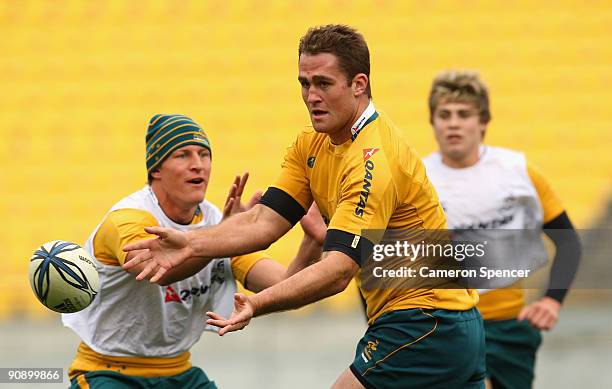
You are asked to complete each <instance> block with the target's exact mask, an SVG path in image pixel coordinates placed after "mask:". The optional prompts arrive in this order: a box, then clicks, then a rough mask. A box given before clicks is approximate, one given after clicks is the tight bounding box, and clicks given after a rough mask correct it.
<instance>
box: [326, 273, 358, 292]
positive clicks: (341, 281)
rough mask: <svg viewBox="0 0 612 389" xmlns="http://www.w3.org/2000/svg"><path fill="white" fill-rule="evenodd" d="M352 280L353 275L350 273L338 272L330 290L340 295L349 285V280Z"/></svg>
mask: <svg viewBox="0 0 612 389" xmlns="http://www.w3.org/2000/svg"><path fill="white" fill-rule="evenodd" d="M352 279H353V274H352V272H350V271H348V270H346V271H340V272H339V273H338V276H337V277H336V279H335V280H334V283H333V285H332V288H331V289H332V290H333V292H334V294H337V293H340V292H342V291H344V290H345V289H346V288H347V287H348V286H349V284H350V283H351V280H352Z"/></svg>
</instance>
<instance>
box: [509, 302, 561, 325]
mask: <svg viewBox="0 0 612 389" xmlns="http://www.w3.org/2000/svg"><path fill="white" fill-rule="evenodd" d="M517 320H528V321H529V324H530V325H531V326H532V327H534V328H537V329H540V330H545V331H548V330H550V329H552V328H553V327H554V326H555V324H556V323H557V320H558V315H557V314H556V313H555V312H553V311H551V310H549V309H547V308H546V307H545V306H541V305H540V304H538V303H534V304H531V305H528V306H527V307H525V308H523V310H522V311H521V312H520V313H519V315H518V316H517Z"/></svg>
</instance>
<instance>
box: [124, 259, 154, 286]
mask: <svg viewBox="0 0 612 389" xmlns="http://www.w3.org/2000/svg"><path fill="white" fill-rule="evenodd" d="M130 262H132V261H130ZM155 269H157V263H156V262H155V261H149V263H148V264H147V265H146V266H145V267H144V269H142V271H141V272H140V273H138V275H137V276H136V280H137V281H142V280H144V279H145V278H147V276H148V275H149V274H151V273H152V272H153V271H154V270H155Z"/></svg>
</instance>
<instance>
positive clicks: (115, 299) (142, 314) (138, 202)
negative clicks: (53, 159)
mask: <svg viewBox="0 0 612 389" xmlns="http://www.w3.org/2000/svg"><path fill="white" fill-rule="evenodd" d="M127 208H130V209H141V210H144V211H147V212H149V213H151V214H152V215H153V216H154V217H155V218H156V219H157V221H158V223H159V225H160V226H161V227H170V228H174V229H177V230H181V231H187V230H193V229H200V228H204V227H209V226H214V225H216V224H219V223H220V222H221V218H222V215H221V212H220V211H219V210H218V209H217V208H216V207H215V206H214V205H212V204H211V203H209V202H208V201H203V202H202V203H200V209H201V211H202V212H203V219H202V221H201V222H200V223H198V224H193V225H180V224H177V223H175V222H173V221H172V220H170V218H168V217H167V216H166V215H165V214H164V212H163V211H162V209H161V207H160V206H159V204H158V201H157V198H156V197H155V194H154V193H153V190H151V188H150V187H149V186H146V187H144V188H143V189H141V190H140V191H138V192H135V193H133V194H131V195H130V196H128V197H126V198H124V199H123V200H121V201H119V202H118V203H117V204H115V205H114V206H113V207H112V208H111V210H110V211H109V213H110V212H112V211H115V210H119V209H127ZM99 228H100V226H99V225H98V227H96V229H95V230H94V232H93V233H92V234H91V236H90V237H89V240H88V241H87V244H86V245H85V249H86V250H87V251H88V252H89V253H90V254H91V255H92V256H93V255H94V253H93V239H94V237H95V235H96V233H97V231H98V229H99ZM96 266H97V268H98V272H99V274H100V293H98V295H97V296H96V299H95V300H94V301H93V302H92V304H91V305H90V306H89V307H88V308H86V309H85V310H83V311H80V312H77V313H72V314H63V315H62V321H63V323H64V325H65V326H67V327H69V328H71V329H72V330H74V332H76V333H77V335H79V336H80V337H81V339H82V340H83V342H85V343H86V344H87V345H88V346H89V347H90V348H91V349H93V350H94V351H96V352H98V353H100V354H103V355H109V356H121V357H134V356H140V357H142V356H145V357H173V356H177V355H179V354H182V353H184V352H185V351H188V350H189V349H190V348H191V346H193V344H195V343H196V342H197V341H198V340H199V338H200V335H201V334H202V332H203V331H204V330H214V327H210V326H207V325H206V324H205V322H204V321H205V319H206V318H205V312H206V311H209V310H210V311H214V312H217V313H219V314H220V315H222V316H225V317H227V316H229V315H230V314H231V312H232V309H233V298H234V293H235V292H236V282H235V281H234V277H233V275H232V270H231V263H230V259H229V258H222V259H215V260H213V261H212V262H211V263H209V264H208V265H207V266H206V267H204V268H203V269H202V270H200V271H199V272H198V273H197V274H194V275H193V276H191V277H189V278H187V279H185V280H182V281H179V282H175V283H173V284H171V285H168V286H160V285H156V284H151V283H149V282H147V281H140V282H138V281H136V280H135V279H134V276H133V275H131V274H129V273H128V272H126V271H125V270H123V269H122V268H121V267H120V266H111V265H105V264H103V263H101V262H100V261H98V260H96Z"/></svg>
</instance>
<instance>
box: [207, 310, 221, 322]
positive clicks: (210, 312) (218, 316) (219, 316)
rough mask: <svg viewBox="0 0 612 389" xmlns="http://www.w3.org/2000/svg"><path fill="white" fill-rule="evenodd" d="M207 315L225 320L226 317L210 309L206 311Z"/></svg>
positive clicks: (214, 318)
mask: <svg viewBox="0 0 612 389" xmlns="http://www.w3.org/2000/svg"><path fill="white" fill-rule="evenodd" d="M206 316H208V317H210V318H211V319H213V320H225V318H224V317H223V316H221V315H219V314H217V313H214V312H212V311H208V312H206Z"/></svg>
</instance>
